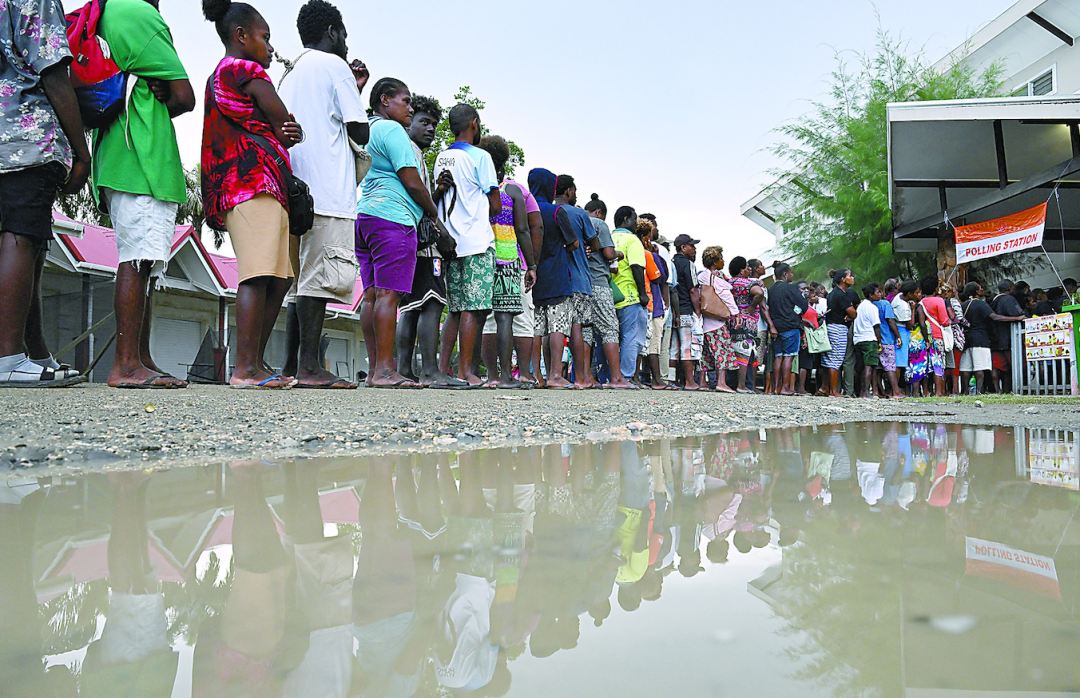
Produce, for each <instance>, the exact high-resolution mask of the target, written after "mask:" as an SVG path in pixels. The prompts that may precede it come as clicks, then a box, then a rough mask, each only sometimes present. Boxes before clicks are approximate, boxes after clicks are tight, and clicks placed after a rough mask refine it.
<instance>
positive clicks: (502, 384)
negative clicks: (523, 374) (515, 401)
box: [495, 378, 525, 390]
mask: <svg viewBox="0 0 1080 698" xmlns="http://www.w3.org/2000/svg"><path fill="white" fill-rule="evenodd" d="M523 385H525V384H524V383H522V382H521V381H519V380H514V379H513V378H511V379H509V380H504V381H499V383H498V384H497V385H496V386H495V387H497V388H499V389H500V390H517V389H519V388H521V386H523Z"/></svg>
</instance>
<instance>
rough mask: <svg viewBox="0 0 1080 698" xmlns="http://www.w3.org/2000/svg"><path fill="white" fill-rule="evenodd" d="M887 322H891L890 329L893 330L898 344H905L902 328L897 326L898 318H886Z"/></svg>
mask: <svg viewBox="0 0 1080 698" xmlns="http://www.w3.org/2000/svg"><path fill="white" fill-rule="evenodd" d="M885 322H887V323H889V329H890V330H892V336H893V337H896V346H898V347H902V346H904V340H903V339H901V338H900V330H899V329H897V327H896V318H892V317H891V318H886V319H885Z"/></svg>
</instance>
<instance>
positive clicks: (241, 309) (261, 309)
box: [229, 276, 285, 387]
mask: <svg viewBox="0 0 1080 698" xmlns="http://www.w3.org/2000/svg"><path fill="white" fill-rule="evenodd" d="M270 281H271V277H266V276H257V277H255V278H254V279H247V280H245V281H241V282H240V284H239V285H238V286H237V289H236V364H235V366H234V368H233V374H232V377H231V378H230V379H229V383H230V384H231V385H241V384H253V383H261V382H263V381H265V380H267V379H268V378H270V374H269V373H267V372H266V371H264V370H263V367H262V353H261V351H262V346H261V345H262V333H263V322H264V319H265V311H266V305H267V300H266V296H267V286H268V284H269V283H270ZM283 385H285V381H283V380H280V379H277V380H274V381H271V382H270V383H268V384H267V387H281V386H283Z"/></svg>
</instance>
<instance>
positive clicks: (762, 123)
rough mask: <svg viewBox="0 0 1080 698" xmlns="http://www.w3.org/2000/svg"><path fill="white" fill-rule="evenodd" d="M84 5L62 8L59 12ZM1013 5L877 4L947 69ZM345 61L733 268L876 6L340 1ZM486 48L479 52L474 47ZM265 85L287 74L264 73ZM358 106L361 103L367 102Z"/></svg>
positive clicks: (838, 2)
mask: <svg viewBox="0 0 1080 698" xmlns="http://www.w3.org/2000/svg"><path fill="white" fill-rule="evenodd" d="M81 2H82V0H64V3H65V5H66V6H67V7H68V9H71V8H72V7H73V6H75V5H76V4H81ZM1012 2H1013V0H902V1H901V0H880V1H879V2H878V3H877V10H878V11H879V12H880V15H881V22H882V24H883V26H884V27H885V28H886V29H888V30H890V31H892V32H893V33H901V34H902V35H903V36H904V37H905V38H906V39H908V40H909V41H910V42H911V44H912V45H913V46H923V47H925V48H926V51H927V54H928V56H929V58H930V59H931V60H936V59H937V58H940V57H941V56H943V55H945V54H946V53H948V52H949V51H951V50H952V49H953V48H955V47H956V46H957V45H959V44H961V43H962V42H963V41H964V40H965V39H966V38H967V37H969V36H970V35H971V34H973V33H974V32H975V31H977V30H978V29H979V28H980V27H981V26H983V25H984V24H986V23H987V22H989V21H991V20H992V19H994V18H995V17H996V16H998V15H999V14H1000V13H1001V12H1002V11H1004V10H1005V9H1006V8H1007V7H1008V6H1009V5H1011V4H1012ZM253 4H254V5H255V6H256V7H257V8H258V9H259V10H260V12H262V14H263V16H264V17H266V19H267V21H268V23H269V24H270V29H271V43H272V44H273V45H274V47H275V48H276V49H277V50H278V52H279V53H281V54H282V55H284V56H286V57H293V56H295V55H297V54H298V53H299V52H300V50H301V45H300V40H299V37H298V36H297V33H296V13H297V11H298V10H299V8H300V6H301V5H302V4H303V0H256V1H255V2H254V3H253ZM200 5H201V3H199V2H198V0H161V9H162V13H163V14H164V16H165V19H166V20H167V21H168V22H169V24H170V26H171V27H172V31H173V37H174V39H175V41H176V46H177V50H178V51H179V54H180V58H181V59H182V60H183V61H184V64H185V66H186V67H187V70H188V74H189V75H190V77H191V81H192V84H193V85H194V86H195V92H196V95H197V96H198V97H199V105H198V106H197V107H196V109H195V112H194V113H191V114H187V115H184V116H182V117H180V118H179V119H177V120H176V125H177V132H178V136H179V139H180V152H181V155H182V157H183V159H184V161H185V163H186V164H194V163H195V162H197V161H198V153H199V140H200V134H201V129H202V113H203V111H202V110H203V106H202V94H203V91H204V88H205V84H206V78H207V77H208V76H209V75H210V73H211V72H212V71H213V69H214V66H215V64H216V63H217V61H218V60H220V58H221V56H222V54H223V48H222V46H221V43H220V41H219V40H218V38H217V34H216V33H215V32H214V28H213V26H212V25H211V24H210V23H209V22H206V21H205V20H204V19H203V17H202V14H201V12H200V10H199V7H200ZM338 6H339V7H340V8H341V10H342V13H343V15H344V19H345V24H346V27H347V29H348V31H349V48H350V59H351V58H360V59H361V60H363V61H364V62H365V63H367V65H368V66H369V68H370V69H371V73H372V81H371V84H374V82H375V80H377V79H378V78H380V77H384V76H393V77H397V78H400V79H402V80H404V81H405V82H406V83H407V84H408V85H409V87H410V88H411V89H412V91H413V92H414V93H420V94H427V95H432V96H434V97H436V98H438V99H439V100H440V101H441V102H442V104H443V106H444V107H448V106H450V104H449V101H450V99H451V97H452V96H453V94H454V92H455V91H456V89H457V88H458V87H459V86H461V85H469V86H471V87H472V88H473V92H474V93H475V94H476V95H477V96H479V97H480V98H481V99H483V100H484V101H486V102H487V108H486V109H485V110H484V112H483V119H484V122H485V123H486V124H487V125H488V126H490V127H491V129H492V130H493V131H494V132H495V133H498V134H500V135H503V136H506V137H508V138H510V139H513V140H514V141H516V142H517V143H518V144H519V145H520V146H521V147H522V148H523V149H524V150H525V155H526V168H525V171H524V172H519V177H520V178H521V179H522V180H524V177H525V172H527V171H528V168H532V167H545V168H548V169H550V170H553V171H555V172H556V173H557V174H570V175H573V176H574V178H575V179H576V180H577V182H578V186H579V192H578V194H579V199H580V201H579V204H583V203H584V202H585V201H587V200H588V197H589V194H590V193H591V192H594V191H595V192H597V193H599V194H600V196H601V198H603V199H604V200H605V201H606V202H607V204H608V206H609V208H610V209H611V212H614V210H615V208H617V207H618V206H621V205H624V204H629V205H632V206H634V207H635V208H636V209H637V210H638V212H639V213H640V212H646V211H647V212H651V213H654V214H656V216H657V218H658V223H659V226H660V229H661V232H662V234H663V235H665V236H666V237H668V238H669V239H671V238H674V237H675V235H677V234H679V233H688V234H690V235H693V236H695V237H698V238H701V239H702V240H704V241H705V242H706V243H707V244H721V245H723V246H724V248H725V251H726V252H727V254H728V257H729V258H730V257H732V256H734V255H737V254H742V255H744V256H752V255H757V254H759V253H761V252H762V251H764V250H767V249H768V248H770V247H772V236H770V235H768V234H767V233H765V232H764V231H763V230H761V229H760V228H758V227H757V226H756V225H754V224H753V223H751V222H750V221H748V220H746V219H744V218H742V217H741V216H740V215H739V205H740V204H741V203H742V202H743V201H746V200H747V199H749V198H750V197H751V196H753V195H754V194H755V193H757V192H758V191H759V190H760V189H761V188H762V187H763V186H765V185H767V184H768V183H769V181H770V178H769V177H768V175H767V172H766V171H767V170H768V169H769V168H770V167H773V166H775V165H776V164H777V163H776V162H775V160H774V158H773V157H772V156H771V155H770V154H769V153H767V152H765V149H766V148H767V147H768V146H769V145H770V144H772V143H774V142H775V141H776V139H777V135H776V134H775V132H774V129H775V128H776V127H777V126H779V125H781V124H783V123H784V122H785V121H788V120H791V119H793V118H795V117H798V116H799V115H801V114H804V113H806V112H807V111H808V110H809V100H812V99H817V98H821V97H822V96H823V95H824V93H825V92H826V90H827V79H828V76H829V73H830V72H831V70H832V69H833V67H834V65H835V62H834V53H835V51H837V50H865V49H869V48H871V47H872V46H873V44H874V41H875V31H876V29H877V22H878V20H877V18H876V16H875V8H874V5H873V4H872V3H871V2H869V0H829V1H828V2H806V1H805V0H798V1H795V0H758V1H757V2H740V3H734V2H728V1H726V0H719V1H716V0H714V1H713V2H701V1H698V2H688V1H687V0H664V1H662V2H642V1H641V0H619V1H616V0H578V1H574V2H570V1H567V0H549V1H548V2H543V3H515V2H492V1H491V0H472V1H471V2H464V1H457V2H424V1H423V0H421V1H419V2H415V1H414V2H411V3H396V2H381V3H376V2H340V3H338ZM486 37H490V39H489V40H488V41H487V42H486V43H485V41H484V40H485V38H486ZM270 72H271V75H272V77H274V78H275V79H276V78H277V77H279V76H280V74H281V68H280V66H277V65H275V67H274V68H272V69H271V71H270ZM364 101H365V103H366V101H367V92H366V91H365V95H364Z"/></svg>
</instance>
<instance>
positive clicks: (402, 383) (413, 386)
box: [371, 378, 424, 390]
mask: <svg viewBox="0 0 1080 698" xmlns="http://www.w3.org/2000/svg"><path fill="white" fill-rule="evenodd" d="M371 387H372V388H379V389H381V390H423V389H424V386H422V385H420V384H419V383H413V382H412V381H410V380H409V379H408V378H402V379H401V380H399V381H397V382H396V383H391V384H389V385H373V386H371Z"/></svg>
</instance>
